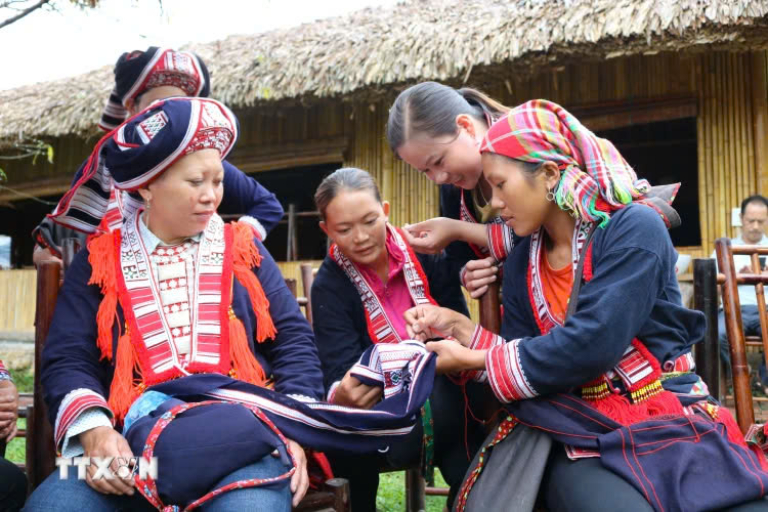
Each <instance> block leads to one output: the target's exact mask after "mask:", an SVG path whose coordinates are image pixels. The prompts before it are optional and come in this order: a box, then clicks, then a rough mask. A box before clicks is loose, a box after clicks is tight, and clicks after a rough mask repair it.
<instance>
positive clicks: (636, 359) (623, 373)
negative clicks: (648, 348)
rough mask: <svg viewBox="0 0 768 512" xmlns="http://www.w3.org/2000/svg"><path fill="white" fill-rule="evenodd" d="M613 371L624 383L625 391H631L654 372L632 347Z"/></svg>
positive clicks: (629, 347) (643, 357)
mask: <svg viewBox="0 0 768 512" xmlns="http://www.w3.org/2000/svg"><path fill="white" fill-rule="evenodd" d="M613 371H614V372H616V374H618V376H619V377H620V378H621V380H623V381H624V385H625V386H626V388H627V389H632V388H634V387H635V385H636V384H637V383H638V382H640V381H642V380H643V379H645V378H647V377H649V376H650V375H651V374H652V373H653V372H654V368H653V366H651V363H650V362H649V361H648V359H646V357H645V356H644V355H643V354H641V353H640V351H639V350H637V348H635V346H634V345H630V346H628V347H627V349H626V350H625V351H624V354H623V355H622V357H621V360H620V361H619V364H617V365H616V366H615V367H614V368H613Z"/></svg>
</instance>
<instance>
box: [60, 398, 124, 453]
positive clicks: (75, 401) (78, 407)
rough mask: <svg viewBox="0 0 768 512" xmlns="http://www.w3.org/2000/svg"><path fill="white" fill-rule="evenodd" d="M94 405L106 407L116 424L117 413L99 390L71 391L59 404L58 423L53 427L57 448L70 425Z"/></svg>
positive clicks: (101, 407)
mask: <svg viewBox="0 0 768 512" xmlns="http://www.w3.org/2000/svg"><path fill="white" fill-rule="evenodd" d="M92 407H98V408H100V409H104V411H105V412H106V413H107V414H108V415H109V417H110V419H111V420H112V423H113V424H114V421H115V420H114V417H115V415H114V414H113V413H112V410H111V409H110V408H109V405H107V401H106V400H105V399H104V397H103V396H101V395H100V394H98V393H97V392H95V391H93V390H90V389H86V388H79V389H75V390H73V391H70V392H69V393H68V394H67V395H66V396H65V397H64V400H62V401H61V404H59V411H58V412H57V414H56V424H55V425H54V428H53V431H54V441H55V443H56V447H57V449H58V447H59V446H60V445H61V442H62V441H64V438H65V437H66V435H67V430H69V427H71V426H72V424H73V423H74V422H75V420H76V419H77V418H78V416H80V415H81V414H82V413H83V412H84V411H85V410H87V409H90V408H92Z"/></svg>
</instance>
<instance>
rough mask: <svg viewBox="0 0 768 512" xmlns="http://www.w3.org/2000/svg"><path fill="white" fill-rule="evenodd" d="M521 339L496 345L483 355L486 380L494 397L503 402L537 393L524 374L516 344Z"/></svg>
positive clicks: (532, 396)
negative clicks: (486, 373)
mask: <svg viewBox="0 0 768 512" xmlns="http://www.w3.org/2000/svg"><path fill="white" fill-rule="evenodd" d="M520 341H521V340H519V339H517V340H512V341H510V342H507V343H505V344H503V345H496V346H495V347H493V348H491V349H490V350H488V353H487V354H486V356H485V367H486V369H487V371H488V382H489V383H490V384H491V389H493V393H494V394H495V395H496V397H497V398H498V399H499V400H500V401H501V402H503V403H509V402H514V401H517V400H524V399H526V398H534V397H536V396H538V393H537V392H536V390H535V389H533V386H531V384H530V383H529V382H528V378H527V377H526V376H525V372H524V370H523V366H522V363H521V361H520V353H519V350H518V345H519V343H520Z"/></svg>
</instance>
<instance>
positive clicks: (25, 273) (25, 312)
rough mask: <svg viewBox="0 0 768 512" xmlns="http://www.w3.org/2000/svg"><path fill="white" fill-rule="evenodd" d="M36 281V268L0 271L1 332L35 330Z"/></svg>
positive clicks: (28, 331) (27, 331)
mask: <svg viewBox="0 0 768 512" xmlns="http://www.w3.org/2000/svg"><path fill="white" fill-rule="evenodd" d="M36 283H37V273H36V272H35V271H34V270H2V271H0V332H21V333H30V332H34V330H35V300H36V297H37V284H36Z"/></svg>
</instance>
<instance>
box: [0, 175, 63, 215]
mask: <svg viewBox="0 0 768 512" xmlns="http://www.w3.org/2000/svg"><path fill="white" fill-rule="evenodd" d="M71 183H72V176H62V177H60V178H51V179H48V180H37V181H34V182H26V183H14V184H12V185H11V188H12V189H13V190H16V191H18V192H21V193H22V194H17V193H16V192H12V191H11V190H9V189H8V188H5V187H3V186H0V202H3V203H5V202H8V203H11V202H13V201H24V200H28V199H29V197H28V196H34V197H45V196H53V195H57V194H63V193H64V192H66V191H67V190H69V186H70V185H71ZM23 194H26V195H23ZM51 209H53V208H51Z"/></svg>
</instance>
